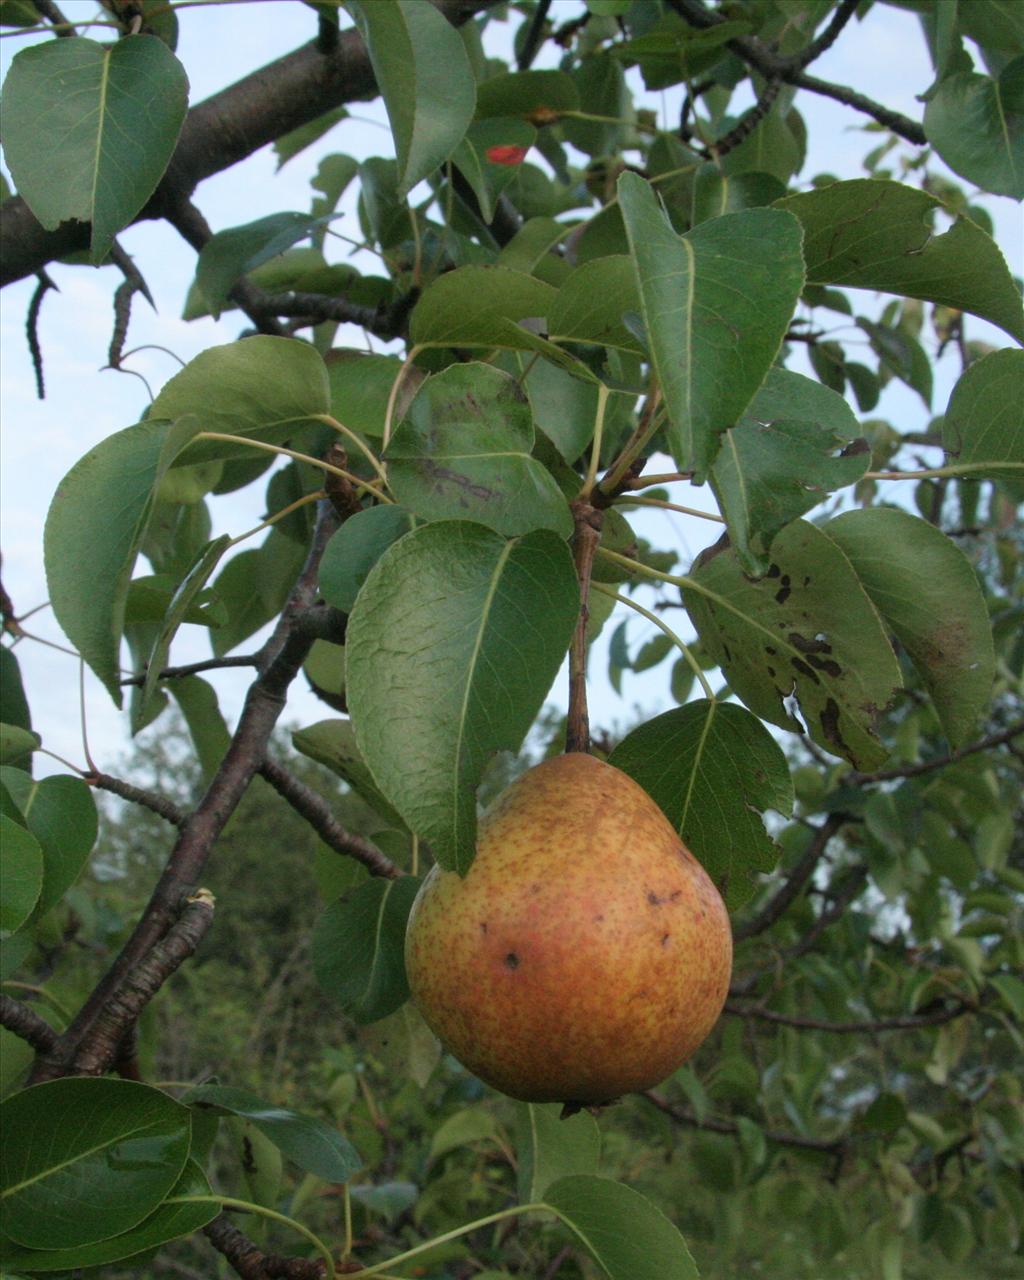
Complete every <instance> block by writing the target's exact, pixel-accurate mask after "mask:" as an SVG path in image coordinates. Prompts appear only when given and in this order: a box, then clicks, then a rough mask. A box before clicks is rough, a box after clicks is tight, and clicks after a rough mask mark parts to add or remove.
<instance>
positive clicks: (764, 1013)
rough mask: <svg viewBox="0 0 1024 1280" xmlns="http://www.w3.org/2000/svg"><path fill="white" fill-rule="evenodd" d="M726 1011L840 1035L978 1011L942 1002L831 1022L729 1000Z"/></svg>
mask: <svg viewBox="0 0 1024 1280" xmlns="http://www.w3.org/2000/svg"><path fill="white" fill-rule="evenodd" d="M725 1012H726V1013H731V1014H732V1015H733V1017H736V1018H757V1019H759V1020H760V1021H761V1022H775V1023H778V1024H779V1025H780V1026H783V1027H799V1028H800V1029H801V1030H805V1031H832V1032H835V1033H836V1034H838V1035H860V1034H870V1033H874V1032H876V1031H916V1030H918V1028H920V1027H941V1026H942V1025H943V1024H944V1023H946V1022H952V1021H953V1020H954V1019H955V1018H960V1017H962V1016H963V1015H964V1014H965V1013H975V1012H976V1009H975V1008H974V1006H973V1005H970V1004H966V1003H965V1002H963V1001H960V1002H959V1003H957V1004H953V1005H945V1004H944V1005H941V1007H940V1008H938V1009H935V1010H933V1011H932V1012H931V1013H916V1014H907V1015H906V1016H905V1017H901V1018H865V1019H862V1020H860V1021H855V1022H829V1021H827V1020H825V1019H822V1018H803V1017H800V1016H798V1015H797V1014H789V1013H776V1012H775V1010H774V1009H765V1008H763V1007H762V1006H761V1005H750V1006H747V1007H746V1008H744V1007H743V1006H742V1005H738V1004H733V1003H731V1002H727V1003H726V1006H725Z"/></svg>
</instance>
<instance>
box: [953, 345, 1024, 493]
mask: <svg viewBox="0 0 1024 1280" xmlns="http://www.w3.org/2000/svg"><path fill="white" fill-rule="evenodd" d="M942 444H943V447H944V448H945V450H946V452H947V453H949V454H951V455H952V462H951V465H952V466H955V467H956V468H957V470H958V471H962V472H964V473H969V474H971V475H974V476H976V477H978V478H985V479H989V480H1017V481H1018V482H1019V481H1020V479H1021V477H1022V475H1024V351H1017V350H1013V349H1007V350H1005V351H993V352H992V353H991V354H990V355H987V356H983V357H982V358H981V359H980V360H977V361H975V363H974V364H972V365H971V366H970V367H969V368H968V369H967V372H966V373H964V375H963V376H962V377H961V378H960V381H959V382H958V383H957V384H956V386H955V387H954V388H953V394H952V395H951V396H950V397H949V405H948V407H947V409H946V415H945V417H944V418H943V420H942Z"/></svg>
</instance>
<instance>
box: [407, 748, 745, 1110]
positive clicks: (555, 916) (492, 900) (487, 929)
mask: <svg viewBox="0 0 1024 1280" xmlns="http://www.w3.org/2000/svg"><path fill="white" fill-rule="evenodd" d="M405 960H406V970H407V973H408V977H409V987H410V990H411V992H412V995H413V999H414V1000H415V1002H416V1004H417V1005H418V1006H419V1009H420V1011H421V1013H422V1014H423V1016H424V1018H425V1019H426V1021H427V1023H428V1025H429V1026H430V1027H431V1028H432V1030H433V1031H434V1032H435V1034H436V1035H437V1036H438V1037H439V1038H440V1040H441V1041H442V1042H443V1043H444V1045H445V1046H446V1047H447V1048H448V1049H449V1050H450V1051H451V1052H452V1053H453V1054H454V1055H455V1057H457V1058H458V1059H459V1060H460V1061H461V1062H462V1063H463V1064H464V1065H465V1066H466V1067H468V1068H469V1070H470V1071H472V1072H473V1073H474V1074H475V1075H477V1076H479V1077H480V1079H481V1080H484V1081H485V1082H486V1083H487V1084H490V1085H493V1086H494V1087H495V1088H497V1089H500V1090H501V1091H502V1092H503V1093H507V1094H509V1095H510V1096H511V1097H513V1098H520V1099H523V1100H524V1101H527V1102H563V1103H575V1104H582V1105H595V1104H600V1103H606V1102H611V1101H613V1100H614V1099H615V1098H618V1097H620V1096H621V1095H622V1094H624V1093H629V1092H631V1091H634V1090H638V1089H646V1088H649V1087H650V1086H651V1085H654V1084H657V1083H658V1082H659V1081H660V1080H663V1079H664V1078H665V1077H666V1076H668V1075H670V1074H671V1073H672V1072H673V1071H675V1070H676V1068H677V1067H679V1066H680V1065H681V1064H682V1063H683V1062H685V1061H686V1060H687V1059H688V1058H689V1057H690V1055H691V1054H692V1053H693V1052H694V1050H695V1049H696V1048H697V1046H698V1045H699V1044H700V1043H701V1042H702V1041H703V1040H704V1039H705V1037H706V1036H707V1035H708V1033H709V1032H710V1030H711V1028H712V1027H713V1026H714V1024H715V1022H716V1021H717V1019H718V1016H719V1014H720V1013H721V1010H722V1005H723V1004H724V1002H725V997H726V992H727V991H728V988H729V978H730V973H731V969H732V935H731V933H730V929H729V918H728V915H727V913H726V909H725V904H724V903H723V902H722V899H721V897H720V895H719V893H718V890H717V889H716V888H715V886H714V884H713V883H712V881H711V879H710V878H709V876H708V875H707V873H706V872H705V871H704V868H703V867H702V866H701V865H700V863H699V862H698V861H697V860H696V858H694V856H693V855H692V854H691V853H690V851H689V850H688V849H687V848H686V847H685V846H684V845H683V844H682V842H681V841H680V839H679V836H678V834H677V833H676V831H675V830H674V829H673V827H672V826H671V824H670V823H669V822H668V820H667V819H666V818H665V816H664V814H663V813H662V812H661V810H660V809H659V808H658V806H657V805H656V804H655V803H654V801H653V800H652V799H651V798H650V796H649V795H648V794H647V792H646V791H644V790H643V789H642V788H641V787H640V786H638V785H637V784H636V783H635V782H633V780H632V779H631V778H629V777H627V775H626V774H624V773H623V772H622V771H621V770H619V769H616V768H613V767H612V766H611V765H607V764H603V763H601V762H600V761H599V760H596V759H595V758H594V757H593V756H589V755H585V754H582V753H579V752H573V753H571V754H568V755H563V756H559V757H557V758H555V759H552V760H547V761H545V762H544V763H543V764H539V765H537V766H536V767H535V768H533V769H530V770H529V771H528V772H527V773H525V774H524V775H523V776H522V777H521V778H519V779H518V780H517V781H516V782H514V783H513V784H512V785H511V786H510V787H509V788H508V789H507V790H506V791H505V792H504V793H503V794H502V795H501V796H500V797H499V799H498V800H497V801H496V802H495V804H494V806H493V807H492V808H491V809H490V811H489V812H488V813H487V814H486V815H485V817H484V818H483V819H482V820H481V822H480V828H479V835H478V840H477V853H476V858H475V860H474V861H473V864H472V866H471V867H470V869H469V871H468V873H467V874H466V875H465V877H460V876H458V875H457V874H456V873H455V872H452V871H444V870H442V869H441V868H440V867H434V868H433V869H432V870H431V872H430V873H429V875H428V876H427V877H426V879H425V880H424V882H423V885H422V887H421V889H420V892H419V894H418V896H417V898H416V901H415V903H414V904H413V908H412V913H411V915H410V917H409V926H408V931H407V933H406V943H405Z"/></svg>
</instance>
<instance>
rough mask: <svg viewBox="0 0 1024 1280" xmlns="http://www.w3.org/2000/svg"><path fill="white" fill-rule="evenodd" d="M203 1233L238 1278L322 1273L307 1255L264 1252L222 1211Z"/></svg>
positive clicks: (314, 1278) (297, 1279)
mask: <svg viewBox="0 0 1024 1280" xmlns="http://www.w3.org/2000/svg"><path fill="white" fill-rule="evenodd" d="M203 1234H204V1235H205V1236H206V1238H207V1240H209V1242H210V1243H211V1244H212V1245H213V1247H214V1248H215V1249H216V1250H217V1252H218V1253H220V1254H223V1256H224V1257H225V1258H227V1260H228V1262H229V1263H230V1264H231V1266H232V1268H233V1270H234V1271H235V1273H236V1274H237V1275H240V1276H241V1277H242V1280H321V1278H322V1276H323V1274H324V1264H323V1263H322V1262H318V1261H314V1260H313V1259H311V1258H285V1257H282V1256H281V1255H280V1254H277V1253H264V1252H263V1250H262V1249H261V1248H260V1247H259V1245H257V1244H254V1243H253V1241H252V1240H250V1239H249V1238H248V1236H245V1235H243V1234H242V1232H241V1231H239V1230H238V1228H237V1227H236V1226H235V1225H234V1223H233V1222H232V1221H231V1219H230V1218H229V1217H228V1215H227V1214H226V1213H222V1214H221V1215H220V1216H219V1217H217V1218H214V1220H213V1221H212V1222H211V1223H210V1224H209V1225H208V1226H205V1227H203Z"/></svg>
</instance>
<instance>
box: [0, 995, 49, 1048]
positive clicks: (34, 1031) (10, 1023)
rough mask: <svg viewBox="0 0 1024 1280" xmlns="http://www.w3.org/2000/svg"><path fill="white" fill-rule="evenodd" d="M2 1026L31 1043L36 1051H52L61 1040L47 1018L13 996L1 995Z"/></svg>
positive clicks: (0, 1022)
mask: <svg viewBox="0 0 1024 1280" xmlns="http://www.w3.org/2000/svg"><path fill="white" fill-rule="evenodd" d="M0 1026H3V1027H6V1028H7V1030H8V1031H11V1032H13V1033H14V1034H15V1035H16V1036H18V1038H19V1039H21V1040H24V1041H26V1043H28V1044H30V1045H31V1046H32V1048H33V1049H35V1051H36V1053H52V1052H53V1050H54V1049H55V1048H56V1047H57V1045H58V1043H59V1042H60V1036H59V1034H58V1033H57V1032H56V1031H54V1029H53V1027H51V1026H50V1024H49V1023H48V1022H47V1021H46V1019H45V1018H41V1017H40V1016H39V1014H38V1013H36V1011H35V1009H30V1008H29V1007H28V1005H27V1004H22V1002H21V1001H20V1000H15V999H14V997H13V996H5V995H0Z"/></svg>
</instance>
